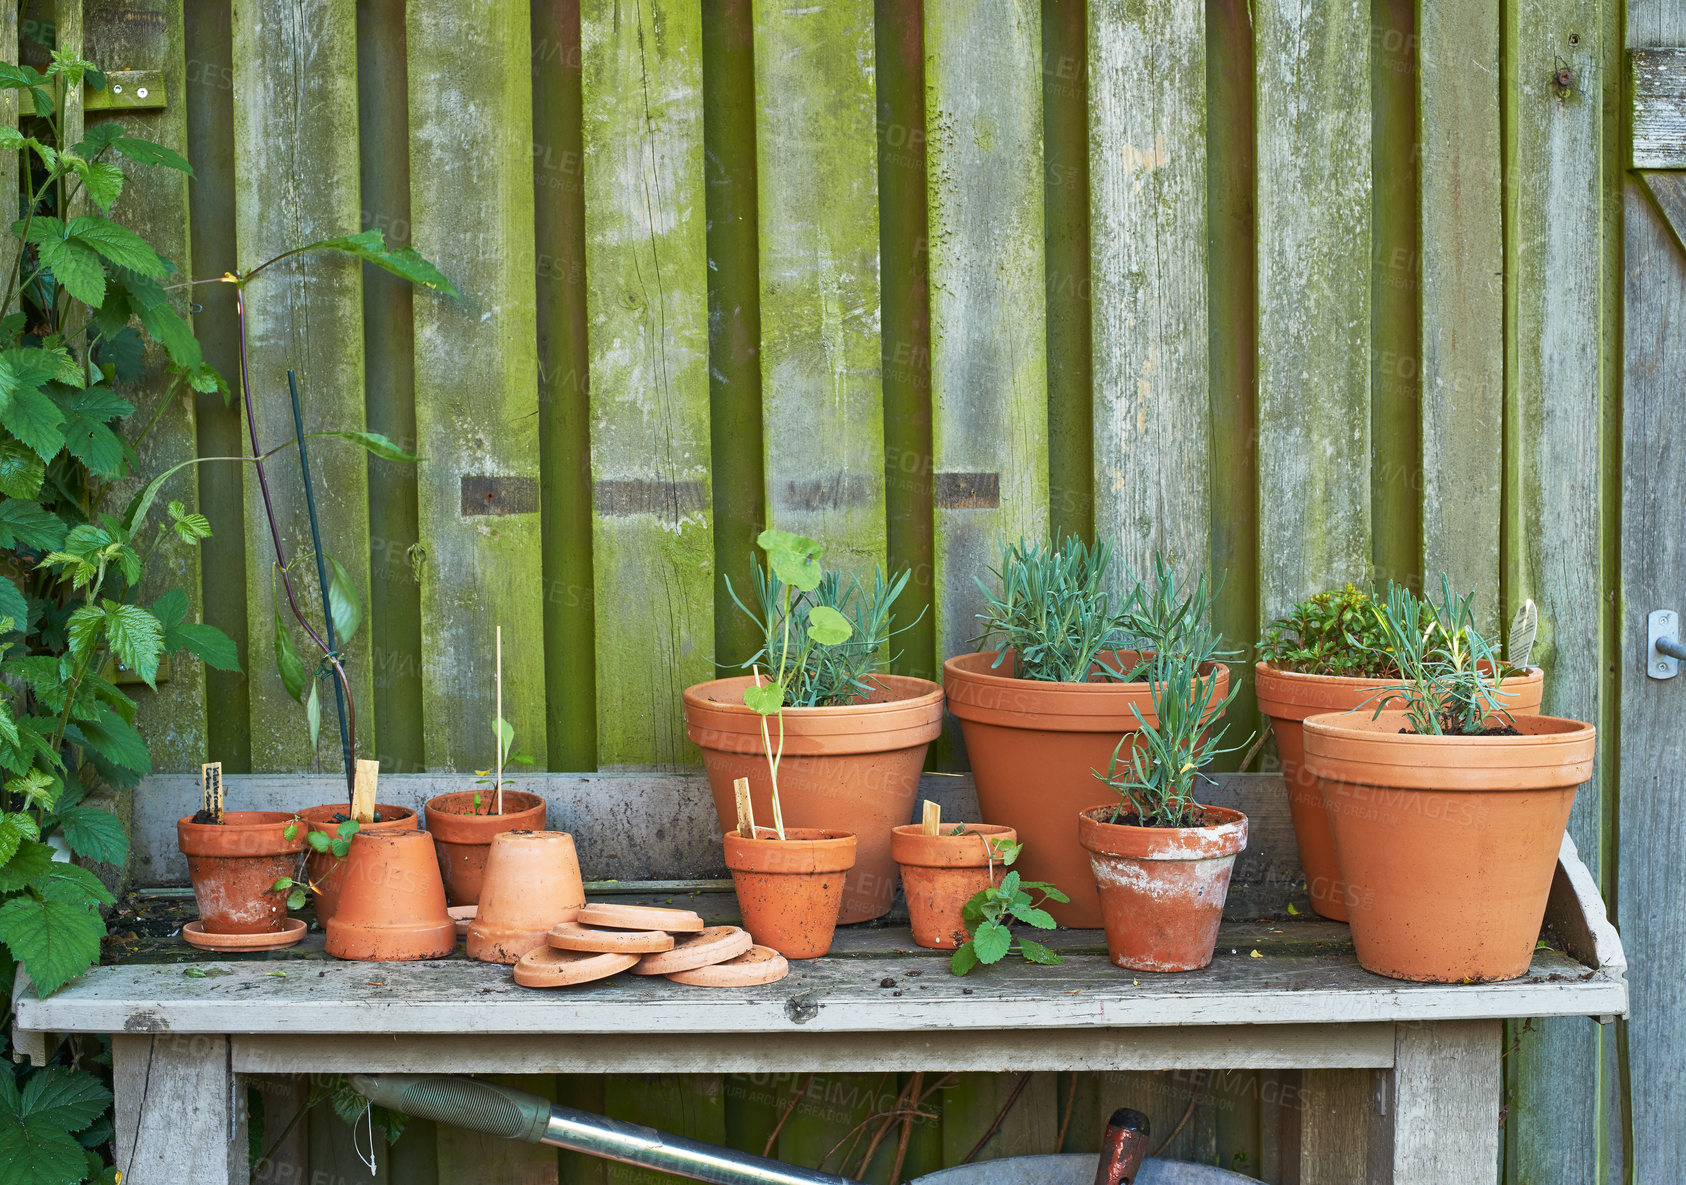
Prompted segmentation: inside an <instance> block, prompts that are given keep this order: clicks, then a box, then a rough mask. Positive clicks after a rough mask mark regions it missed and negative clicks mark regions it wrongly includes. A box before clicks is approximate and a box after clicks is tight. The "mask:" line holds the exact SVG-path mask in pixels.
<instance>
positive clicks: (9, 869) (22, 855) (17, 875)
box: [0, 839, 53, 893]
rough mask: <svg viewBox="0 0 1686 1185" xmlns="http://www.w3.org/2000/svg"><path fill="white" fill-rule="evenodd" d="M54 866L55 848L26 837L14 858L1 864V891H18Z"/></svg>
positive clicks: (13, 855)
mask: <svg viewBox="0 0 1686 1185" xmlns="http://www.w3.org/2000/svg"><path fill="white" fill-rule="evenodd" d="M52 866H53V849H52V848H51V847H49V846H48V845H46V844H44V843H36V842H35V841H34V840H32V839H26V840H24V841H23V842H22V843H20V844H18V850H17V851H16V852H14V853H13V854H12V858H11V859H10V860H8V861H6V863H4V864H0V893H16V892H19V891H21V890H22V889H24V888H26V887H28V886H29V885H30V884H32V883H33V882H35V881H37V880H39V879H40V878H41V877H43V876H45V875H46V874H47V871H48V870H49V869H51V868H52Z"/></svg>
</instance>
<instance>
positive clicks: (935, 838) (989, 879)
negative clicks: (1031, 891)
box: [890, 823, 1017, 950]
mask: <svg viewBox="0 0 1686 1185" xmlns="http://www.w3.org/2000/svg"><path fill="white" fill-rule="evenodd" d="M960 826H962V827H964V828H965V830H964V832H963V833H962V834H960V835H955V834H953V831H954V827H952V826H950V825H949V824H947V823H944V824H943V825H942V830H941V834H938V835H926V834H925V833H924V830H923V828H921V827H920V825H919V824H918V823H908V824H905V825H903V826H901V827H897V828H895V830H893V831H892V832H891V833H890V854H891V855H892V856H894V857H895V858H896V863H897V864H898V865H900V866H901V870H902V892H903V893H904V894H905V895H906V897H907V913H908V920H909V922H911V923H912V926H913V941H915V942H917V943H918V944H919V945H920V946H925V947H930V948H931V949H933V950H953V949H954V948H955V947H957V946H959V945H960V944H961V943H963V942H965V941H966V939H967V938H968V937H970V935H968V934H967V932H966V926H965V923H964V922H963V921H962V920H961V917H960V911H961V909H962V908H964V907H965V905H966V902H968V901H970V900H971V899H972V898H973V897H975V896H976V895H977V894H978V893H981V892H982V891H983V890H985V889H987V888H989V887H990V885H991V884H999V883H1000V882H1001V875H1002V873H1003V872H1005V871H1006V868H1005V866H1004V865H1003V864H1002V863H1001V857H1000V855H998V854H995V853H994V849H993V848H992V847H991V845H992V844H993V843H1002V844H1010V843H1012V842H1013V841H1014V840H1015V839H1017V833H1016V832H1014V830H1013V829H1012V828H1011V827H995V826H991V825H990V824H987V823H965V824H961V825H960ZM992 855H993V857H994V858H993V860H992V859H991V856H992ZM992 868H993V875H992V873H991V869H992Z"/></svg>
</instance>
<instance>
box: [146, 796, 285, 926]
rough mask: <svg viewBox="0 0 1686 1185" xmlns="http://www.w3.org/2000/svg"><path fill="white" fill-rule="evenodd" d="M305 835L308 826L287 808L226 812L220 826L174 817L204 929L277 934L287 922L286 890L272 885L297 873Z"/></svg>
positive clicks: (177, 841)
mask: <svg viewBox="0 0 1686 1185" xmlns="http://www.w3.org/2000/svg"><path fill="white" fill-rule="evenodd" d="M289 824H292V827H293V832H294V834H293V837H292V838H291V839H288V838H287V835H286V831H287V828H288V825H289ZM304 836H305V829H304V825H303V824H302V823H293V816H292V815H290V814H288V813H286V812H285V811H226V812H224V813H223V821H222V823H221V824H220V825H219V824H216V823H195V822H194V821H193V818H192V816H189V817H188V818H185V819H178V820H176V844H177V846H178V847H180V848H181V853H182V855H184V856H186V857H187V875H188V876H189V877H190V878H191V879H192V881H193V899H194V900H195V901H196V902H197V903H198V905H199V922H200V925H201V926H203V927H204V929H205V931H206V933H209V934H271V933H279V932H280V930H281V929H282V928H283V927H284V926H285V925H286V923H287V894H286V893H277V892H275V891H274V887H273V886H274V884H275V882H276V881H278V880H280V879H281V878H282V877H284V876H293V875H294V874H296V873H297V872H298V870H299V853H300V852H301V851H303V850H304V844H305V838H304Z"/></svg>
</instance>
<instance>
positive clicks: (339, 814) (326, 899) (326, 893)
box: [299, 802, 416, 929]
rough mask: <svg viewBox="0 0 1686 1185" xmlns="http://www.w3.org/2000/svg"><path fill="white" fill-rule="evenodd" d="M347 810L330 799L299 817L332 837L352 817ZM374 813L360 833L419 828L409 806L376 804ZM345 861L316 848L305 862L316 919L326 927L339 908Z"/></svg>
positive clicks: (341, 804) (360, 828)
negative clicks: (371, 819) (312, 885)
mask: <svg viewBox="0 0 1686 1185" xmlns="http://www.w3.org/2000/svg"><path fill="white" fill-rule="evenodd" d="M346 811H347V808H346V804H345V803H343V802H330V803H325V804H323V805H322V806H313V807H310V808H308V809H306V810H302V811H300V812H299V818H301V819H303V820H304V822H305V825H306V826H307V827H309V828H310V829H311V830H312V831H320V832H321V833H322V834H323V835H326V836H327V837H328V838H329V839H334V838H337V837H338V835H339V833H340V831H339V829H340V824H341V823H342V822H344V821H345V819H347V818H349V817H350V816H349V815H348V814H347V813H346ZM375 815H376V819H375V820H374V822H371V823H359V824H358V825H357V832H358V834H359V835H362V834H364V833H366V832H370V831H414V830H415V829H416V812H415V811H413V810H411V809H410V808H409V807H407V806H391V805H389V804H383V803H376V804H375ZM348 854H349V853H348ZM343 864H344V861H343V860H339V859H336V858H335V856H334V854H333V853H332V852H318V851H317V850H316V849H314V848H312V849H311V851H310V858H309V859H307V860H306V861H305V865H304V874H305V876H307V877H309V878H310V881H311V883H312V884H314V885H315V886H316V920H317V922H318V923H320V924H321V925H322V927H323V928H324V929H326V928H327V925H328V923H329V922H330V921H332V920H333V917H334V914H335V912H336V911H337V910H338V909H339V907H340V881H341V879H342V878H343V877H344V871H343V867H342V866H343Z"/></svg>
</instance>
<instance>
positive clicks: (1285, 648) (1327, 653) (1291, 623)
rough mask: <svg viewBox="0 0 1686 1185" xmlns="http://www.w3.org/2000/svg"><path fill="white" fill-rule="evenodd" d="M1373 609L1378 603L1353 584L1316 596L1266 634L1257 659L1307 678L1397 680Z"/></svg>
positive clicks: (1300, 603) (1296, 608)
mask: <svg viewBox="0 0 1686 1185" xmlns="http://www.w3.org/2000/svg"><path fill="white" fill-rule="evenodd" d="M1375 608H1376V602H1375V598H1374V597H1373V596H1372V595H1371V594H1370V593H1368V592H1365V591H1364V590H1363V589H1361V588H1359V587H1358V586H1357V585H1356V584H1353V583H1351V582H1350V581H1349V582H1348V583H1347V584H1346V585H1344V586H1343V587H1341V588H1333V589H1327V590H1325V591H1323V592H1320V593H1317V594H1316V595H1315V596H1312V597H1308V598H1307V599H1306V600H1303V601H1301V602H1299V603H1298V604H1297V605H1295V606H1294V607H1293V608H1292V609H1290V610H1289V611H1288V612H1287V614H1285V615H1284V616H1282V617H1279V618H1277V619H1276V620H1275V621H1273V622H1271V623H1270V625H1269V626H1267V627H1266V628H1265V636H1264V637H1263V638H1262V639H1261V640H1260V641H1259V658H1260V659H1262V660H1263V661H1265V662H1268V663H1270V664H1271V665H1273V666H1275V667H1277V668H1279V669H1281V670H1284V671H1296V672H1299V673H1300V674H1304V675H1342V676H1350V677H1354V678H1386V677H1389V676H1396V675H1397V674H1398V673H1399V668H1398V665H1397V664H1396V663H1395V662H1394V661H1393V657H1392V655H1391V654H1390V653H1389V652H1388V648H1387V639H1386V637H1385V636H1384V634H1383V633H1382V629H1381V627H1380V625H1379V624H1378V623H1377V621H1376V614H1375Z"/></svg>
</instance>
